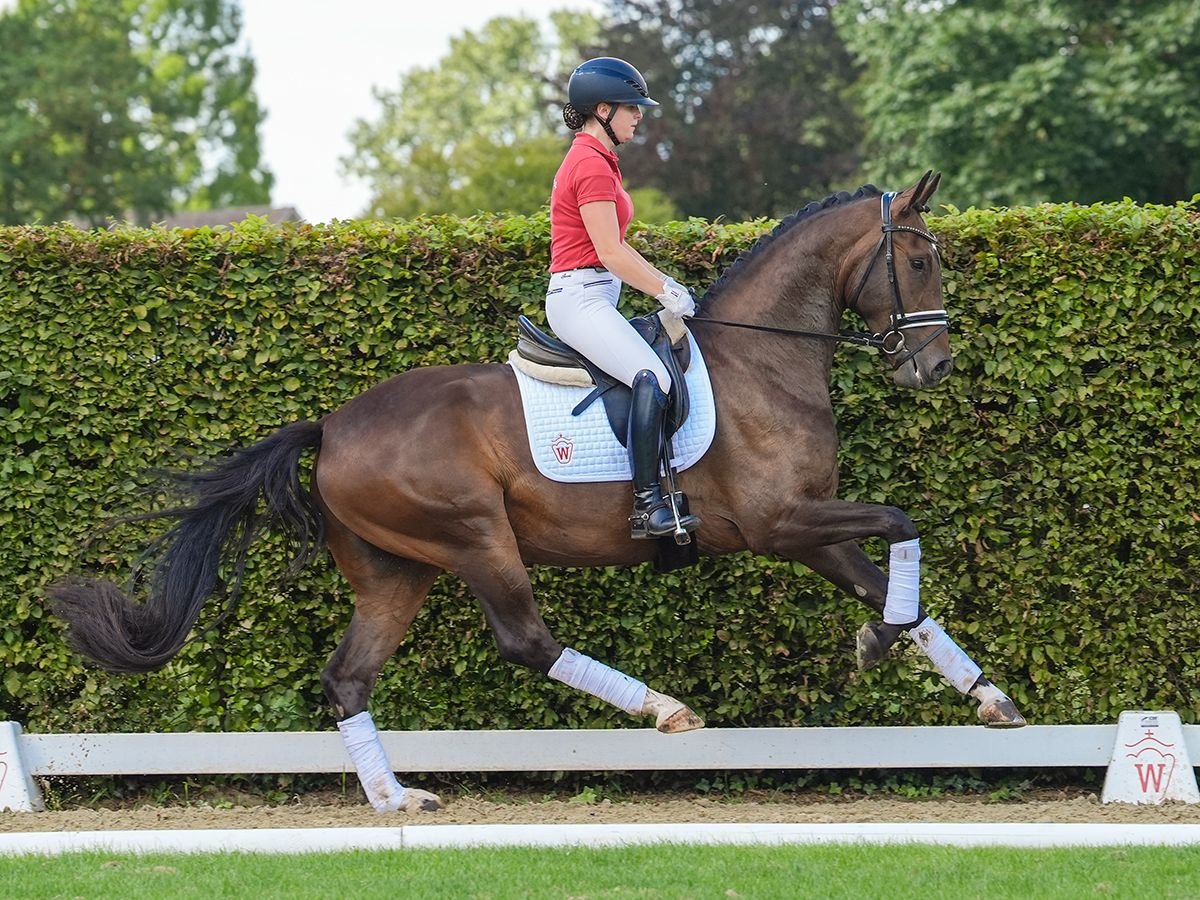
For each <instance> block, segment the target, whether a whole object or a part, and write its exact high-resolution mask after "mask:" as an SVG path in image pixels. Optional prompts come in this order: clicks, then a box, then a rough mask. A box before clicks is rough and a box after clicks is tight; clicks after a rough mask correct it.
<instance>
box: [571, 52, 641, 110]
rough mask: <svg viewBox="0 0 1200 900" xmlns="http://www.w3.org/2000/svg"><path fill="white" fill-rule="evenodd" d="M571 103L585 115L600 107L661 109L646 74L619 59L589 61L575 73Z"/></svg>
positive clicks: (572, 77) (599, 58)
mask: <svg viewBox="0 0 1200 900" xmlns="http://www.w3.org/2000/svg"><path fill="white" fill-rule="evenodd" d="M567 99H568V100H569V101H570V103H571V106H573V107H575V109H576V110H578V111H579V112H580V113H583V114H584V115H587V114H588V113H590V112H592V111H593V110H594V109H595V108H596V104H597V103H617V104H620V103H633V104H636V105H637V106H658V101H657V100H653V99H651V97H650V92H649V90H647V88H646V79H645V78H643V77H642V73H641V72H639V71H638V70H637V69H635V68H634V67H633V66H631V65H630V64H629V63H627V62H625V60H623V59H617V58H616V57H615V56H598V57H596V58H595V59H589V60H588V61H587V62H585V63H583V64H582V65H580V66H579V68H577V69H576V70H575V71H574V72H572V73H571V80H570V81H569V82H568V83H567Z"/></svg>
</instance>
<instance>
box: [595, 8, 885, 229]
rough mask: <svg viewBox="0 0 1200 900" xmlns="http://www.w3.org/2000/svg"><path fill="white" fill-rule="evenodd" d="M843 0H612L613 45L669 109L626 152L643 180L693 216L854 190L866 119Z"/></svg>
mask: <svg viewBox="0 0 1200 900" xmlns="http://www.w3.org/2000/svg"><path fill="white" fill-rule="evenodd" d="M835 3H836V0H828V2H822V0H818V2H813V0H610V6H611V8H612V10H613V15H614V17H615V21H614V24H612V25H611V26H610V27H609V28H608V29H607V30H606V31H605V33H604V36H603V39H604V43H603V45H599V46H597V47H596V48H595V49H596V50H597V51H598V52H600V53H604V54H612V55H616V56H623V57H624V58H626V59H628V60H629V61H630V62H632V63H633V64H634V65H636V66H637V67H638V68H639V69H640V70H641V72H642V74H644V75H645V76H646V79H647V81H648V83H649V86H650V94H651V96H652V97H654V98H655V99H657V100H659V101H660V102H661V103H662V104H663V107H664V108H663V110H662V111H661V112H660V113H659V114H658V115H657V116H655V117H654V118H653V119H652V120H651V121H649V122H648V123H647V127H645V128H644V129H642V131H643V133H644V134H645V137H641V136H640V135H639V144H638V145H637V146H633V147H630V148H628V149H626V150H623V151H622V159H623V162H622V171H623V172H625V174H626V175H627V176H628V178H629V180H630V182H631V183H633V184H638V185H653V186H655V187H658V188H659V189H660V190H662V191H663V192H664V193H666V194H667V195H668V196H669V197H670V198H671V199H672V200H673V201H674V202H675V203H676V205H677V206H678V207H679V208H680V210H681V211H682V212H683V213H685V214H687V215H697V216H705V217H716V216H721V215H724V216H728V217H730V218H735V219H742V218H752V217H756V216H772V215H779V214H782V213H785V212H789V211H792V210H794V209H796V207H798V206H800V205H802V204H803V203H805V202H807V201H808V200H812V199H817V198H819V197H822V196H824V195H826V194H828V193H830V192H831V191H832V190H835V189H844V188H846V187H847V182H848V180H849V179H850V178H851V177H852V176H853V175H854V173H855V170H856V169H857V168H858V161H859V157H858V145H859V138H860V135H861V131H862V125H861V122H860V120H859V117H858V115H857V114H856V113H855V111H854V109H853V107H852V106H851V105H850V104H849V103H848V101H847V99H846V97H845V96H844V94H845V88H846V86H847V85H849V84H850V83H852V82H853V81H854V78H855V76H856V72H855V68H854V65H853V63H852V61H851V59H850V56H849V53H848V52H847V51H846V49H845V47H844V46H843V44H842V41H841V38H840V36H839V34H838V32H837V31H836V30H835V28H834V25H833V22H832V20H831V18H830V9H831V8H832V7H833V6H834V5H835Z"/></svg>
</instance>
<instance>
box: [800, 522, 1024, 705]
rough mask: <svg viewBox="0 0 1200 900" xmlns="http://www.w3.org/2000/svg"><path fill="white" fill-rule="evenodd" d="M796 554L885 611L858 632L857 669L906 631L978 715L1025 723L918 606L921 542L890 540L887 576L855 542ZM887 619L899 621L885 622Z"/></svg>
mask: <svg viewBox="0 0 1200 900" xmlns="http://www.w3.org/2000/svg"><path fill="white" fill-rule="evenodd" d="M897 548H899V552H897ZM796 558H797V559H798V560H799V561H800V562H802V563H804V564H805V565H806V566H808V567H809V568H810V569H812V570H813V571H814V572H816V573H817V574H818V575H821V576H822V577H824V578H825V579H827V580H828V581H830V582H832V583H833V584H835V585H837V586H838V587H839V588H841V589H842V590H843V591H845V592H846V593H848V594H850V595H851V596H853V597H857V598H858V599H859V600H861V601H863V602H864V603H865V604H867V605H868V606H870V607H871V608H872V609H875V610H876V611H878V612H879V613H881V614H882V615H883V622H867V623H866V624H864V625H863V627H862V628H861V629H860V630H859V633H858V639H857V640H858V648H857V649H858V662H859V667H860V668H862V669H870V668H872V667H874V666H876V665H878V664H879V662H880V661H881V660H882V659H883V658H884V656H885V654H886V653H887V650H888V648H889V647H890V646H891V645H892V643H893V642H894V641H895V640H896V639H897V638H898V637H899V635H900V634H901V633H902V632H907V633H908V635H909V637H911V638H912V640H913V641H914V642H915V643H916V645H917V646H918V647H920V648H921V651H922V652H923V653H924V654H925V655H926V656H927V657H929V660H930V662H932V663H933V665H934V668H936V669H937V670H938V672H939V673H941V675H942V677H943V678H945V679H946V680H947V681H948V682H950V684H952V685H953V686H954V687H955V688H957V689H958V691H959V692H960V693H963V694H967V695H969V696H971V697H973V698H974V699H975V700H976V701H978V703H979V706H978V708H977V710H976V714H977V715H978V716H979V719H980V720H981V721H982V722H983V723H984V724H985V725H989V726H991V727H994V728H1019V727H1020V726H1022V725H1024V724H1025V719H1024V717H1023V716H1022V715H1021V714H1020V712H1018V711H1017V708H1016V705H1015V704H1014V703H1013V702H1012V700H1010V699H1009V698H1008V697H1007V696H1006V695H1005V694H1004V692H1003V691H1001V690H1000V689H999V688H998V687H996V686H995V685H994V684H992V682H990V681H989V680H988V679H987V678H985V677H984V675H983V670H982V669H981V668H980V667H979V666H978V665H977V664H976V663H975V661H974V660H973V659H971V658H970V657H969V656H968V655H967V654H966V652H965V651H964V650H963V649H962V648H961V647H959V646H958V644H957V643H955V641H954V640H953V639H952V638H951V637H950V636H949V635H947V634H946V632H945V631H943V630H942V627H941V626H940V625H939V624H938V623H937V622H936V621H934V620H933V619H932V618H931V617H930V616H929V615H928V614H926V612H925V610H924V608H923V607H922V606H921V604H920V599H919V582H920V568H919V566H920V545H919V544H918V543H917V541H916V540H915V539H910V540H906V541H904V542H898V543H895V544H892V552H891V560H890V564H889V575H890V577H889V576H888V575H884V574H883V572H882V571H880V569H879V567H878V566H876V565H875V564H874V563H873V562H872V561H871V559H870V557H868V556H867V554H866V553H865V552H863V549H862V548H861V547H860V546H858V544H857V543H855V542H853V541H846V542H844V543H841V544H833V545H830V546H826V547H816V548H812V549H809V550H807V551H804V552H803V553H801V554H798V555H797V557H796ZM897 598H899V599H898V600H897ZM889 614H890V615H889ZM889 618H890V619H892V620H897V619H899V620H902V621H890V622H889Z"/></svg>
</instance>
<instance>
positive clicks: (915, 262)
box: [908, 256, 925, 272]
mask: <svg viewBox="0 0 1200 900" xmlns="http://www.w3.org/2000/svg"><path fill="white" fill-rule="evenodd" d="M908 264H909V265H910V266H912V267H913V268H914V269H916V270H917V271H918V272H924V271H925V260H923V259H922V258H921V257H919V256H914V257H913V258H912V259H910V260H909V261H908Z"/></svg>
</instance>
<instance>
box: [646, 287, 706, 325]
mask: <svg viewBox="0 0 1200 900" xmlns="http://www.w3.org/2000/svg"><path fill="white" fill-rule="evenodd" d="M654 299H655V300H657V301H658V302H659V303H661V304H662V305H663V309H665V310H666V311H667V312H669V313H671V314H672V315H675V316H679V318H681V319H686V318H687V317H688V316H694V315H695V314H696V298H695V297H694V296H693V294H692V292H691V291H690V290H689V289H688V288H685V287H684V286H683V285H682V284H680V283H679V282H678V281H676V280H675V279H674V278H667V279H666V280H665V281H664V282H663V289H662V293H661V294H659V295H658V296H657V297H655V298H654Z"/></svg>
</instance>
